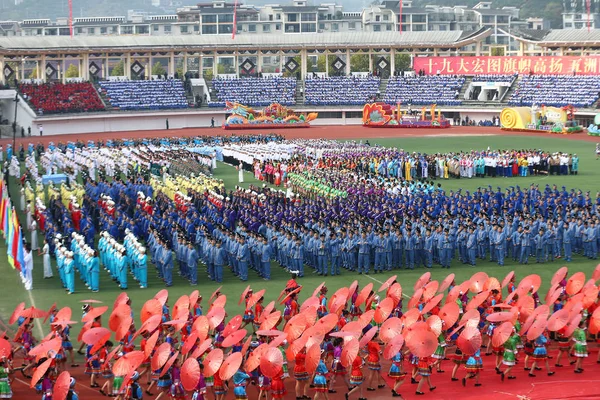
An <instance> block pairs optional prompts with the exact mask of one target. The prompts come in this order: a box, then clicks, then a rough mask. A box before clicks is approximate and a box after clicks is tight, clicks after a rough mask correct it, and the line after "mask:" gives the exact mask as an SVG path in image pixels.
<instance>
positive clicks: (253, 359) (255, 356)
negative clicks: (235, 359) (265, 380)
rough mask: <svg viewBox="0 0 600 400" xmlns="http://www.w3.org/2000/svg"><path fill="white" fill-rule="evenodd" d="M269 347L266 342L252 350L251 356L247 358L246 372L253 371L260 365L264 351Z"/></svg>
mask: <svg viewBox="0 0 600 400" xmlns="http://www.w3.org/2000/svg"><path fill="white" fill-rule="evenodd" d="M268 348H269V345H268V344H266V343H263V344H261V345H260V346H258V347H257V348H256V349H254V350H252V352H251V353H250V356H249V357H248V359H247V360H246V366H245V369H246V372H252V371H254V370H255V369H256V368H258V367H259V366H260V360H261V359H262V355H263V353H264V352H265V351H266V350H267V349H268Z"/></svg>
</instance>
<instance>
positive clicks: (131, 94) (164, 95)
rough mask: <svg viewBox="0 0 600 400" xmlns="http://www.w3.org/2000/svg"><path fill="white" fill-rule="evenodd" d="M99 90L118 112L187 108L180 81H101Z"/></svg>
mask: <svg viewBox="0 0 600 400" xmlns="http://www.w3.org/2000/svg"><path fill="white" fill-rule="evenodd" d="M100 88H101V89H102V92H103V93H105V94H106V97H108V100H109V101H110V104H111V105H112V106H113V107H115V108H118V109H120V110H162V109H173V108H188V107H189V104H188V101H187V99H186V96H185V89H184V88H183V82H182V81H181V80H180V79H166V80H165V79H160V80H151V81H101V82H100Z"/></svg>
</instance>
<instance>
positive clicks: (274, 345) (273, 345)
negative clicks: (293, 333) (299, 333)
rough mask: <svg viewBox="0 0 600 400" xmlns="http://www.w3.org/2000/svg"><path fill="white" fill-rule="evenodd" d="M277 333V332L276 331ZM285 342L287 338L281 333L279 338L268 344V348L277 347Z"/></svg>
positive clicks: (276, 337)
mask: <svg viewBox="0 0 600 400" xmlns="http://www.w3.org/2000/svg"><path fill="white" fill-rule="evenodd" d="M277 332H279V331H277ZM286 340H287V336H286V334H285V333H283V332H281V333H280V335H279V336H275V338H273V340H271V341H270V342H269V347H279V346H281V345H282V344H283V342H285V341H286Z"/></svg>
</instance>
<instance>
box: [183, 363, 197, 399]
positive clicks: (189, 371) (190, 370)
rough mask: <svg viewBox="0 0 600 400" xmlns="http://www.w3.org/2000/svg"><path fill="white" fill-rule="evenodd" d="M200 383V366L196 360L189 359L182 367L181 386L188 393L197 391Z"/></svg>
mask: <svg viewBox="0 0 600 400" xmlns="http://www.w3.org/2000/svg"><path fill="white" fill-rule="evenodd" d="M198 382H200V364H198V360H196V359H195V358H188V359H187V360H185V362H184V363H183V365H182V366H181V384H182V385H183V388H184V389H185V390H187V391H188V392H191V391H193V390H195V389H196V386H198Z"/></svg>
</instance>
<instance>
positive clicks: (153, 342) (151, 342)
mask: <svg viewBox="0 0 600 400" xmlns="http://www.w3.org/2000/svg"><path fill="white" fill-rule="evenodd" d="M159 335H160V331H156V332H154V333H153V334H152V336H150V337H149V338H148V340H146V347H144V354H145V355H146V358H149V357H150V355H151V354H152V350H154V346H156V342H157V341H158V336H159Z"/></svg>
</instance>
